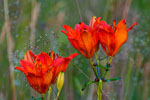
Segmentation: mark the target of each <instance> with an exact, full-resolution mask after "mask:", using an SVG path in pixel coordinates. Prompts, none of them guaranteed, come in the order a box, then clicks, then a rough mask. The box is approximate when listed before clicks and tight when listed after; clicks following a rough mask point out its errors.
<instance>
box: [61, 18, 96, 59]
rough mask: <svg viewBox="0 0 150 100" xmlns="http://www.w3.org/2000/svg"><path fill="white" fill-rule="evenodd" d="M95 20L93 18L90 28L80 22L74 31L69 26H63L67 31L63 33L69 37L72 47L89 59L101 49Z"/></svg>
mask: <svg viewBox="0 0 150 100" xmlns="http://www.w3.org/2000/svg"><path fill="white" fill-rule="evenodd" d="M95 19H96V18H95V17H92V19H91V21H90V25H89V26H88V25H85V24H84V23H83V22H80V23H79V24H76V25H75V28H74V29H72V28H71V27H69V26H68V25H63V27H64V29H65V30H66V31H65V30H62V31H61V32H63V33H65V35H67V37H68V40H69V41H70V43H71V44H72V46H73V47H74V48H75V49H77V50H78V51H79V52H80V53H81V54H82V55H83V56H84V57H86V58H87V59H90V58H92V57H93V55H94V53H95V52H96V51H98V49H99V42H98V35H97V33H96V31H95V28H94V27H93V25H94V22H95Z"/></svg>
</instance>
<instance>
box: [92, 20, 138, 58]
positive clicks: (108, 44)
mask: <svg viewBox="0 0 150 100" xmlns="http://www.w3.org/2000/svg"><path fill="white" fill-rule="evenodd" d="M115 24H116V21H115V20H114V21H113V25H108V24H107V23H106V22H105V21H100V19H96V22H95V24H94V25H96V26H98V27H99V28H98V31H99V41H100V43H101V45H102V48H103V50H104V51H105V53H106V54H107V55H108V56H114V55H115V54H116V53H117V52H118V51H119V50H120V47H121V46H122V45H123V44H124V43H125V42H126V40H127V35H128V34H127V32H128V31H130V30H131V29H132V28H133V27H134V26H135V25H136V24H137V23H134V24H133V25H132V26H131V27H130V28H128V29H127V26H126V21H125V19H123V20H121V21H120V22H119V23H118V24H117V25H116V26H115Z"/></svg>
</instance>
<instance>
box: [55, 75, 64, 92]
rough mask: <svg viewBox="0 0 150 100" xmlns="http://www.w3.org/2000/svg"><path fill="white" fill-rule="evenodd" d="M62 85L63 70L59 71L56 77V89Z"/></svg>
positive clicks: (59, 88)
mask: <svg viewBox="0 0 150 100" xmlns="http://www.w3.org/2000/svg"><path fill="white" fill-rule="evenodd" d="M63 85H64V72H60V73H59V74H58V77H57V81H56V86H57V89H58V91H60V90H61V89H62V87H63Z"/></svg>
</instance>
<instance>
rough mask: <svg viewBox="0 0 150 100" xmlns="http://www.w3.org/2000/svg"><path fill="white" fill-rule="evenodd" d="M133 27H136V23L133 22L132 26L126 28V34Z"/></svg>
mask: <svg viewBox="0 0 150 100" xmlns="http://www.w3.org/2000/svg"><path fill="white" fill-rule="evenodd" d="M135 25H137V23H136V22H135V23H133V24H132V26H130V27H129V28H128V30H127V32H128V31H130V30H131V29H132V28H133V27H134V26H135Z"/></svg>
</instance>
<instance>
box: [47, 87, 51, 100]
mask: <svg viewBox="0 0 150 100" xmlns="http://www.w3.org/2000/svg"><path fill="white" fill-rule="evenodd" d="M51 91H52V86H50V87H49V90H48V97H47V100H49V99H50V96H51Z"/></svg>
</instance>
